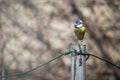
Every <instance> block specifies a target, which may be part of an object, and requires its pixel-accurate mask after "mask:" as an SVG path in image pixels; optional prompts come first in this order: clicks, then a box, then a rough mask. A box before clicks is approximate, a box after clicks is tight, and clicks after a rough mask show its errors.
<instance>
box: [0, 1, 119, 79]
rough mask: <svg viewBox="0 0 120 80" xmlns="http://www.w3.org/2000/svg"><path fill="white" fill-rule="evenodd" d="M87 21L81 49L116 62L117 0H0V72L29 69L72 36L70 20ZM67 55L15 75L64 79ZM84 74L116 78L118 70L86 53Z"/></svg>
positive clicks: (65, 45) (67, 69)
mask: <svg viewBox="0 0 120 80" xmlns="http://www.w3.org/2000/svg"><path fill="white" fill-rule="evenodd" d="M78 18H80V19H82V20H83V22H84V24H85V26H86V27H87V33H86V35H85V39H84V40H85V42H86V44H87V51H90V52H92V53H93V54H95V55H98V56H100V57H103V58H105V59H108V60H110V61H112V62H114V63H115V64H117V65H120V0H0V76H1V75H5V74H9V73H10V74H11V73H16V72H21V71H26V70H29V69H31V68H33V67H35V66H37V65H39V64H41V63H44V62H45V61H47V60H48V59H50V58H52V57H54V56H56V55H58V54H61V53H62V52H64V51H66V50H67V48H68V45H69V44H70V43H74V42H76V37H75V36H74V33H73V25H74V21H75V20H76V19H78ZM70 66H71V56H65V57H62V58H61V59H58V60H55V61H54V62H52V63H50V64H48V65H46V66H45V67H42V68H39V69H37V70H35V71H33V72H31V73H29V74H26V75H24V76H20V77H10V78H3V79H0V80H70V75H71V73H70ZM86 66H87V67H86V80H120V70H119V69H117V68H115V67H113V66H111V65H109V64H106V63H105V62H103V61H100V60H98V59H96V58H93V57H90V58H89V59H88V61H87V64H86Z"/></svg>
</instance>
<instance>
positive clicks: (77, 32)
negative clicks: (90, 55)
mask: <svg viewBox="0 0 120 80" xmlns="http://www.w3.org/2000/svg"><path fill="white" fill-rule="evenodd" d="M85 32H86V28H85V27H84V26H83V27H80V28H74V33H75V35H76V36H77V38H78V39H79V40H82V39H83V38H84V34H85Z"/></svg>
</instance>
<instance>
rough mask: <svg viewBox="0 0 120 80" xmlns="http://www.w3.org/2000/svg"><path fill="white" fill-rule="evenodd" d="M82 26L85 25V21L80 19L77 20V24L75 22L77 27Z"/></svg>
mask: <svg viewBox="0 0 120 80" xmlns="http://www.w3.org/2000/svg"><path fill="white" fill-rule="evenodd" d="M82 26H83V22H82V21H81V20H80V19H78V20H76V21H75V24H74V27H75V28H80V27H82Z"/></svg>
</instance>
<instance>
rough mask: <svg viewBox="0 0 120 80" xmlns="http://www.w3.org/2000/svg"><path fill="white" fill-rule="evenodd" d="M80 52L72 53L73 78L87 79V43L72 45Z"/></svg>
mask: <svg viewBox="0 0 120 80" xmlns="http://www.w3.org/2000/svg"><path fill="white" fill-rule="evenodd" d="M70 48H71V49H75V50H76V51H77V52H79V53H75V52H73V53H72V64H71V78H72V79H71V80H85V56H83V55H80V54H84V53H85V50H86V44H73V45H71V47H70Z"/></svg>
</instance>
